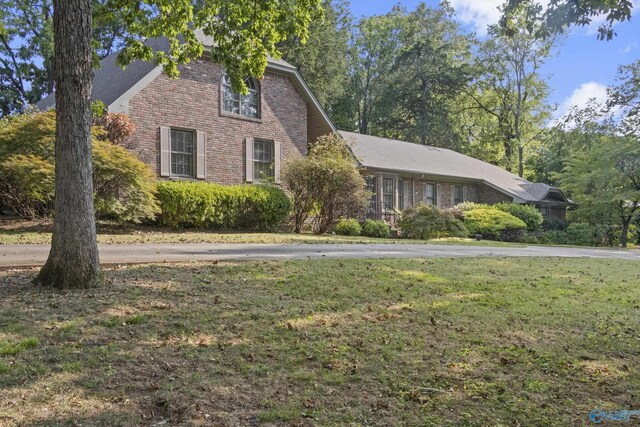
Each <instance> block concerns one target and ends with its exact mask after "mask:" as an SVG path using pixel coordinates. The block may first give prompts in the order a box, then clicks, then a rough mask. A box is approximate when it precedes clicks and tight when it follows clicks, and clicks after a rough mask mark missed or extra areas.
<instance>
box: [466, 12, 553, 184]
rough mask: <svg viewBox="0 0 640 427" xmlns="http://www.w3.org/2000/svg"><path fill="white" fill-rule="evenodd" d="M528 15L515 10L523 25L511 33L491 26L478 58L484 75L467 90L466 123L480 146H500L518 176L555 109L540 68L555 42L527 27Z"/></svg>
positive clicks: (506, 163)
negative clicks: (468, 99) (493, 142)
mask: <svg viewBox="0 0 640 427" xmlns="http://www.w3.org/2000/svg"><path fill="white" fill-rule="evenodd" d="M526 13H527V10H526V9H525V8H524V7H521V8H520V9H518V10H516V11H514V18H513V19H514V20H516V21H517V22H519V23H521V24H522V26H521V27H520V29H519V30H518V31H517V32H515V33H513V34H511V35H510V36H507V35H505V33H504V32H503V31H502V29H501V28H500V27H498V26H497V25H494V26H492V27H490V29H489V35H490V37H489V39H488V40H487V41H486V42H485V43H483V44H482V46H481V47H480V50H479V54H478V57H477V67H478V69H479V70H480V72H481V77H480V78H479V79H478V80H477V81H476V82H475V85H474V86H473V87H471V88H470V90H469V92H468V96H469V97H470V99H471V102H470V104H468V105H470V106H471V108H470V109H469V110H467V111H466V113H465V114H466V117H467V121H466V124H464V126H466V128H467V129H466V130H467V132H468V137H469V139H470V140H471V141H474V140H475V141H477V143H476V145H477V146H480V147H486V146H491V145H492V141H497V142H498V143H499V144H500V146H493V149H492V150H491V153H492V156H493V157H494V158H495V157H496V155H497V156H498V157H500V156H501V157H502V159H500V160H499V163H498V164H500V165H501V166H502V167H504V168H506V169H507V170H510V171H515V172H517V173H518V175H519V176H523V175H524V166H525V163H526V161H527V157H528V155H532V154H533V153H534V152H535V150H536V148H537V147H538V146H539V145H540V140H541V136H542V135H543V134H544V130H543V129H544V124H545V122H546V120H547V119H548V118H549V117H550V112H551V107H550V106H549V105H548V103H547V102H546V100H547V96H548V93H549V88H548V86H547V84H546V82H545V80H544V79H543V78H542V77H541V76H540V74H539V71H540V66H541V65H542V64H543V63H544V60H545V59H546V58H547V57H548V56H549V55H550V52H551V48H552V46H553V40H551V39H547V40H542V39H540V38H539V36H538V35H537V34H536V32H535V31H531V30H529V29H527V27H526V25H524V23H525V22H527V20H530V19H532V18H531V17H529V16H527V15H526ZM481 158H482V156H481Z"/></svg>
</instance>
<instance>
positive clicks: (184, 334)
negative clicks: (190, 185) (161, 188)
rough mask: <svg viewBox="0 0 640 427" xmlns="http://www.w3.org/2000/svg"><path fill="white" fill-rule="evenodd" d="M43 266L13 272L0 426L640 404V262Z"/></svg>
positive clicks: (324, 420)
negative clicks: (96, 272)
mask: <svg viewBox="0 0 640 427" xmlns="http://www.w3.org/2000/svg"><path fill="white" fill-rule="evenodd" d="M34 274H35V271H33V270H25V271H5V272H0V425H3V426H5V425H6V426H18V425H37V426H58V425H62V426H75V425H83V426H103V425H110V426H112V425H116V426H118V425H122V426H130V425H215V426H218V425H220V426H226V425H228V426H236V425H294V426H313V425H333V426H345V425H353V426H356V425H375V426H389V425H433V426H441V425H451V426H487V425H540V426H542V425H544V426H548V425H562V426H565V425H586V424H588V423H589V419H588V414H589V411H590V410H591V409H593V408H595V407H601V408H605V409H637V408H636V406H637V404H638V396H640V363H638V362H640V340H639V339H638V338H639V335H640V330H638V319H639V318H640V288H639V287H638V286H637V283H638V282H639V279H640V269H639V268H638V263H637V262H632V261H612V260H577V259H563V260H556V259H553V260H552V259H499V258H491V259H486V258H484V259H467V260H464V262H461V261H460V260H458V259H437V260H353V261H345V260H335V261H332V260H318V261H290V262H247V263H219V264H209V263H200V264H185V265H151V266H136V267H127V268H116V269H111V270H108V271H107V272H106V276H107V279H108V284H107V285H106V286H104V287H103V288H101V289H96V290H88V291H81V292H55V291H51V290H46V289H40V288H36V287H33V286H32V285H30V284H29V280H30V279H31V278H32V277H33V275H34ZM443 302H446V304H444V303H443Z"/></svg>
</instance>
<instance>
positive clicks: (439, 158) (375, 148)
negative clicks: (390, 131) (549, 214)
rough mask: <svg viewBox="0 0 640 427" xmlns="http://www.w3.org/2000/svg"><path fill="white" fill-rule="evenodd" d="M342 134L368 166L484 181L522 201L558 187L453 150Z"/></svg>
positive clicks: (368, 136)
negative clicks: (534, 180)
mask: <svg viewBox="0 0 640 427" xmlns="http://www.w3.org/2000/svg"><path fill="white" fill-rule="evenodd" d="M340 133H341V135H342V137H343V138H344V139H345V140H346V141H347V144H348V145H349V147H350V148H351V151H352V152H353V154H354V155H355V156H356V158H357V159H358V161H359V162H360V164H361V165H362V166H364V167H367V168H372V169H382V170H388V171H396V172H405V173H410V174H422V175H432V176H444V177H452V178H457V179H461V180H472V181H482V182H485V183H486V184H488V185H490V186H492V187H494V188H496V189H498V190H500V191H502V192H504V193H507V194H509V195H511V196H512V197H514V198H516V199H520V200H516V201H520V202H537V201H540V200H542V199H543V198H544V197H545V195H546V194H547V193H548V191H549V190H550V189H554V188H553V187H550V186H548V185H547V184H542V183H532V182H530V181H527V180H526V179H524V178H520V177H519V176H517V175H514V174H512V173H510V172H508V171H506V170H504V169H502V168H500V167H498V166H495V165H492V164H489V163H486V162H483V161H481V160H478V159H474V158H473V157H469V156H465V155H464V154H460V153H458V152H455V151H452V150H447V149H444V148H437V147H430V146H425V145H419V144H413V143H410V142H403V141H396V140H393V139H387V138H379V137H375V136H370V135H362V134H358V133H352V132H345V131H340ZM554 190H555V189H554Z"/></svg>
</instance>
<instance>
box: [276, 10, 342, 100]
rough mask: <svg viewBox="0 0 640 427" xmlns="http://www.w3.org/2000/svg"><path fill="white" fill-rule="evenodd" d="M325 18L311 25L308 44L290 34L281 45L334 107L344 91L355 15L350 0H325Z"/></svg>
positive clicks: (320, 96)
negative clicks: (350, 8) (353, 16)
mask: <svg viewBox="0 0 640 427" xmlns="http://www.w3.org/2000/svg"><path fill="white" fill-rule="evenodd" d="M323 8H324V16H325V18H324V20H317V21H314V22H312V23H311V24H310V25H309V38H308V40H307V43H305V44H303V43H301V42H300V39H299V38H298V37H294V36H290V37H289V38H288V39H287V40H286V41H284V42H282V43H280V44H279V45H278V48H279V49H280V51H281V52H282V58H283V59H284V60H286V61H288V62H290V63H291V64H293V65H294V66H296V67H297V68H298V70H299V71H300V74H302V77H304V79H305V80H306V82H307V83H308V84H309V87H310V88H311V90H312V91H313V93H314V94H315V95H316V97H317V98H318V100H319V101H320V104H322V106H323V107H324V108H325V109H327V110H331V106H332V105H333V103H334V102H336V100H337V99H339V98H340V97H341V96H342V95H343V93H344V91H345V84H346V79H347V62H346V60H347V49H348V43H349V34H350V32H351V25H352V23H351V21H352V16H351V13H350V11H349V5H348V2H347V1H346V0H324V1H323Z"/></svg>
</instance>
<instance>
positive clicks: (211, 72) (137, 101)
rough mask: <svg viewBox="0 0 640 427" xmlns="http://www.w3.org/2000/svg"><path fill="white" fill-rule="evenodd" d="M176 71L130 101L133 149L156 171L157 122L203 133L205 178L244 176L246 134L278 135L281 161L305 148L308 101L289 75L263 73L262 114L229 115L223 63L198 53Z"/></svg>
mask: <svg viewBox="0 0 640 427" xmlns="http://www.w3.org/2000/svg"><path fill="white" fill-rule="evenodd" d="M179 69H180V77H179V78H178V79H171V78H169V77H167V76H165V75H164V74H162V75H160V76H159V77H157V78H156V79H155V80H153V81H152V82H151V83H150V84H149V85H148V86H146V87H145V88H144V89H143V90H142V91H140V92H139V93H138V94H136V95H135V96H134V97H133V98H132V99H131V100H130V101H129V116H130V117H131V119H132V121H133V122H134V123H135V125H136V128H137V129H136V132H135V133H134V134H133V135H132V137H131V143H130V146H132V149H133V151H135V152H136V154H137V155H138V156H139V157H140V158H141V159H142V160H143V161H145V162H146V163H148V164H149V165H150V166H151V168H152V169H153V170H154V171H156V173H158V174H159V173H160V167H159V166H160V165H159V163H160V148H159V146H160V135H159V128H160V126H169V127H176V128H182V129H189V130H194V131H195V130H199V131H204V132H206V134H207V147H206V149H207V155H206V162H207V163H206V164H207V173H206V179H207V181H212V182H218V183H221V184H239V183H242V182H244V181H245V138H247V137H252V138H259V139H266V140H277V141H279V142H280V144H281V150H282V164H283V165H284V164H285V163H286V161H287V160H288V159H292V158H296V157H300V156H303V155H306V153H307V106H306V103H305V100H304V99H303V98H302V96H301V95H300V93H299V92H298V91H297V90H296V88H295V87H294V85H293V83H292V82H291V81H290V80H289V78H288V77H286V76H282V75H279V74H275V73H269V72H267V73H265V77H264V79H263V80H261V81H260V82H259V84H260V89H261V90H260V98H261V104H260V106H261V118H260V119H259V120H255V119H246V118H240V117H233V116H230V115H228V114H225V113H224V112H222V111H221V102H220V98H221V90H220V82H221V79H222V75H223V72H224V70H223V68H222V67H221V66H219V65H217V64H213V63H211V62H210V61H208V60H206V59H203V60H197V61H193V62H191V63H190V64H187V65H183V66H181V67H180V68H179Z"/></svg>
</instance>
